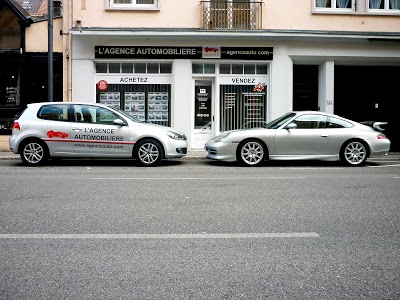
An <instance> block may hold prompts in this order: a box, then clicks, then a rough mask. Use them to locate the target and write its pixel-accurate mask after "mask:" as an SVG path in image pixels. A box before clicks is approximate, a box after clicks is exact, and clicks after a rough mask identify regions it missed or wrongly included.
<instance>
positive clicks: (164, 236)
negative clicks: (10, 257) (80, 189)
mask: <svg viewBox="0 0 400 300" xmlns="http://www.w3.org/2000/svg"><path fill="white" fill-rule="evenodd" d="M319 237H320V236H319V234H317V233H315V232H281V233H279V232H278V233H199V234H0V239H91V240H92V239H130V240H145V239H152V240H158V239H266V238H319Z"/></svg>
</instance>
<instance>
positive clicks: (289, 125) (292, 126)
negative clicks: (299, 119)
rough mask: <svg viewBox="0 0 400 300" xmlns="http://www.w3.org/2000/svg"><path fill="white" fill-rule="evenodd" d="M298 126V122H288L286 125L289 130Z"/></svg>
mask: <svg viewBox="0 0 400 300" xmlns="http://www.w3.org/2000/svg"><path fill="white" fill-rule="evenodd" d="M296 128H297V124H296V123H290V124H287V125H286V126H285V129H287V130H290V129H296Z"/></svg>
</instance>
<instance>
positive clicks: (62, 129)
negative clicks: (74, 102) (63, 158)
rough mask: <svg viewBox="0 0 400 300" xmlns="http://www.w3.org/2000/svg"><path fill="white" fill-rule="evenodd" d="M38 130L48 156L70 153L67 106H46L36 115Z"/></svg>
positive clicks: (69, 126)
mask: <svg viewBox="0 0 400 300" xmlns="http://www.w3.org/2000/svg"><path fill="white" fill-rule="evenodd" d="M37 118H38V119H39V120H40V122H39V123H38V126H37V127H38V129H40V131H41V135H42V139H43V140H44V141H45V142H46V144H47V146H48V148H49V150H50V154H52V155H53V154H66V153H72V145H71V123H70V122H69V121H70V120H69V104H46V105H43V106H42V107H41V108H40V109H39V110H38V113H37Z"/></svg>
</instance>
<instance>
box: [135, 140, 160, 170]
mask: <svg viewBox="0 0 400 300" xmlns="http://www.w3.org/2000/svg"><path fill="white" fill-rule="evenodd" d="M138 157H139V159H140V161H141V162H143V164H147V165H151V164H154V163H155V162H156V161H157V160H158V158H159V157H160V151H159V149H158V147H157V146H156V145H154V144H153V143H145V144H143V145H141V146H140V148H139V151H138Z"/></svg>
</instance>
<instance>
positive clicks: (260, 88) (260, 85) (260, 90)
mask: <svg viewBox="0 0 400 300" xmlns="http://www.w3.org/2000/svg"><path fill="white" fill-rule="evenodd" d="M263 89H264V87H263V85H262V83H261V82H259V83H258V84H256V86H255V87H254V89H253V92H262V91H263Z"/></svg>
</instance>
